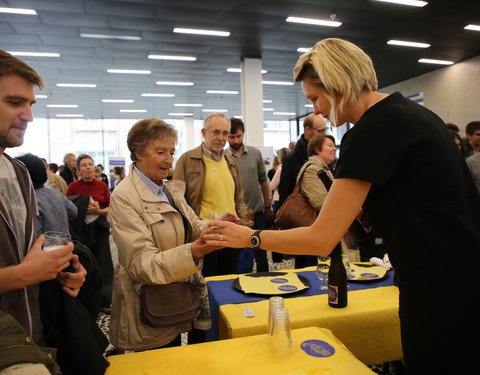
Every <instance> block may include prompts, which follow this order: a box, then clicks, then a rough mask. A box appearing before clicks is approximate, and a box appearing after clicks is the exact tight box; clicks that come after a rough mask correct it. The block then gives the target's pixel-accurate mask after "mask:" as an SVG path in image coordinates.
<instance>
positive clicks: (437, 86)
mask: <svg viewBox="0 0 480 375" xmlns="http://www.w3.org/2000/svg"><path fill="white" fill-rule="evenodd" d="M379 91H381V92H385V93H389V94H390V93H392V92H394V91H400V92H401V93H402V94H403V95H405V96H408V95H412V94H416V93H419V92H423V94H424V105H425V107H427V108H428V109H430V110H431V111H433V112H435V113H436V114H437V115H438V116H440V117H441V118H442V120H443V121H444V122H452V123H454V124H456V125H457V126H458V127H459V128H460V133H461V134H462V135H464V134H465V126H466V125H467V124H468V123H469V122H470V121H480V56H476V57H474V58H471V59H468V60H465V61H463V62H460V63H457V64H454V65H451V66H448V67H445V68H442V69H438V70H435V71H434V72H430V73H427V74H424V75H421V76H418V77H415V78H412V79H409V80H407V81H403V82H400V83H396V84H394V85H392V86H388V87H384V88H382V89H380V90H379Z"/></svg>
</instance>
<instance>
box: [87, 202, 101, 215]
mask: <svg viewBox="0 0 480 375" xmlns="http://www.w3.org/2000/svg"><path fill="white" fill-rule="evenodd" d="M99 211H100V204H99V203H98V202H97V201H93V202H92V203H89V204H88V207H87V213H89V214H98V213H99Z"/></svg>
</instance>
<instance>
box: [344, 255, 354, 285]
mask: <svg viewBox="0 0 480 375" xmlns="http://www.w3.org/2000/svg"><path fill="white" fill-rule="evenodd" d="M342 262H343V266H344V267H345V271H346V272H347V281H348V279H349V278H350V275H351V274H352V267H351V266H350V257H349V256H348V255H347V254H342ZM347 288H350V285H349V284H348V283H347Z"/></svg>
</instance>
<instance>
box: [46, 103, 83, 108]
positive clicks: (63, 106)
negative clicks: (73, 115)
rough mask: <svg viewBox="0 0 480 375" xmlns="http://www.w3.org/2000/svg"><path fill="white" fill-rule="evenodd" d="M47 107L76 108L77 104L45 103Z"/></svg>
mask: <svg viewBox="0 0 480 375" xmlns="http://www.w3.org/2000/svg"><path fill="white" fill-rule="evenodd" d="M47 107H48V108H78V105H77V104H47Z"/></svg>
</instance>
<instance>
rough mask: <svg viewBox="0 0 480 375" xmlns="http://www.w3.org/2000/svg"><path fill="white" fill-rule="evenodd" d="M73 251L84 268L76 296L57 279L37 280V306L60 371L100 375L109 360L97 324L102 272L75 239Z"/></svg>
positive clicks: (86, 249)
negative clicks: (83, 274) (54, 349)
mask: <svg viewBox="0 0 480 375" xmlns="http://www.w3.org/2000/svg"><path fill="white" fill-rule="evenodd" d="M74 245H75V247H74V253H75V254H77V255H78V257H79V260H80V263H82V265H83V266H84V267H85V269H86V271H87V275H86V280H85V283H84V284H83V285H82V288H81V289H80V292H79V294H78V296H77V298H73V297H70V296H69V295H68V294H67V293H65V292H64V291H63V290H62V287H61V285H60V283H58V282H57V281H56V280H50V281H45V282H43V283H41V284H40V308H41V313H42V322H43V326H44V333H45V336H46V338H47V340H48V345H49V346H53V347H55V348H57V350H58V352H57V363H58V364H59V365H60V368H61V369H62V373H63V375H83V374H89V375H103V374H104V373H105V369H106V368H107V367H108V362H107V361H106V360H105V358H104V357H103V352H104V351H105V349H106V348H107V346H108V340H107V338H106V337H105V335H104V334H103V332H102V331H101V330H100V328H99V327H98V326H97V324H96V316H97V314H98V309H99V305H100V297H101V286H102V274H101V271H100V268H99V266H98V264H97V263H96V261H95V258H94V256H93V255H92V254H91V252H90V250H89V249H88V248H87V247H85V246H84V245H83V244H81V243H80V242H77V241H75V242H74Z"/></svg>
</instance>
